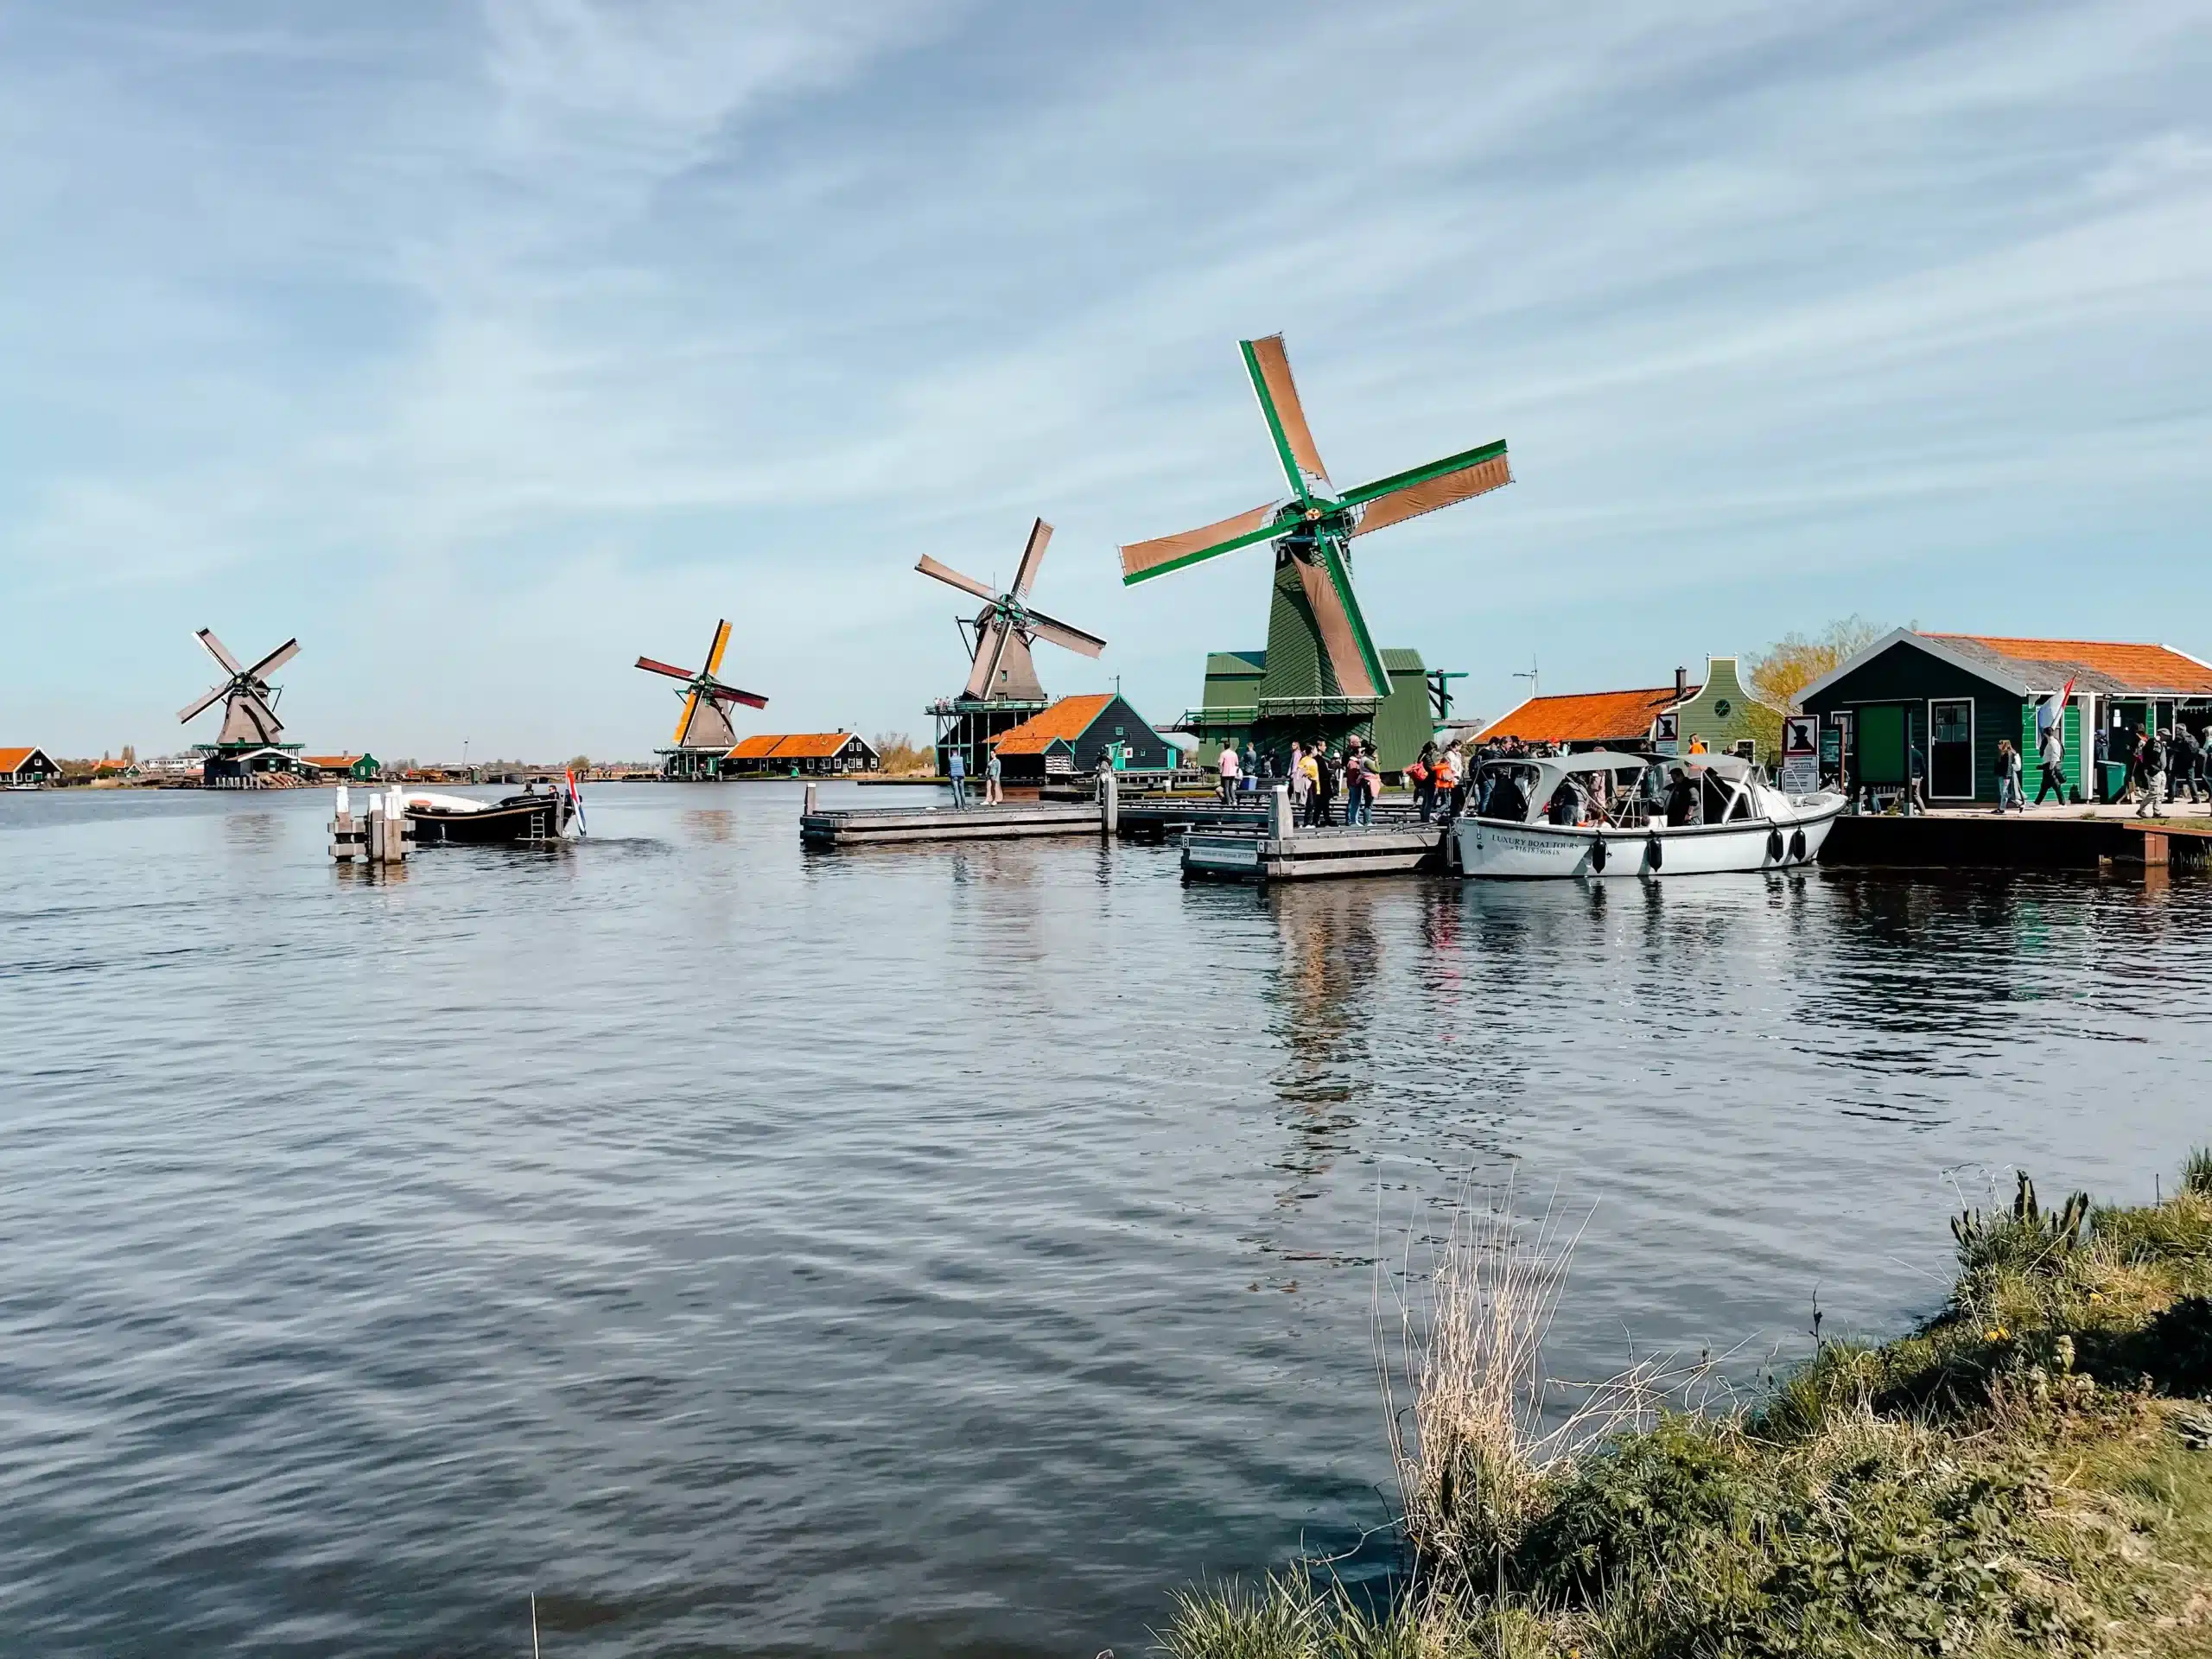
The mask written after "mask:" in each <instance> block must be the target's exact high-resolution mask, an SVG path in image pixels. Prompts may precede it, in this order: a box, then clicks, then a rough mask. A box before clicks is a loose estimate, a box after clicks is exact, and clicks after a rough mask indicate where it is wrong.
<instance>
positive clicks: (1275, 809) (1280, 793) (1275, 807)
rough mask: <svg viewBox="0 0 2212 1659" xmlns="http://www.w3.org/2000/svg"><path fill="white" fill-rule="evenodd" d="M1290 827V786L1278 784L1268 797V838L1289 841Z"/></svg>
mask: <svg viewBox="0 0 2212 1659" xmlns="http://www.w3.org/2000/svg"><path fill="white" fill-rule="evenodd" d="M1291 833H1292V831H1291V827H1290V785H1288V784H1277V785H1275V786H1274V790H1273V791H1270V792H1269V794H1268V839H1269V840H1271V841H1288V840H1289V839H1290V837H1291Z"/></svg>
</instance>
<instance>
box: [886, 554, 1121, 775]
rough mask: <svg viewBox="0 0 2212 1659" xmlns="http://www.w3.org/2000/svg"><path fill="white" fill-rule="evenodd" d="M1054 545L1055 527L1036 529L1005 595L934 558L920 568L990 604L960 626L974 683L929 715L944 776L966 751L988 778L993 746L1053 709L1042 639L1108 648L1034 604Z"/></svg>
mask: <svg viewBox="0 0 2212 1659" xmlns="http://www.w3.org/2000/svg"><path fill="white" fill-rule="evenodd" d="M1051 541H1052V526H1051V525H1050V524H1046V522H1045V521H1044V520H1043V519H1042V518H1039V519H1038V520H1037V522H1036V523H1035V524H1032V525H1031V526H1030V527H1029V544H1028V545H1027V547H1025V548H1023V549H1022V550H1021V563H1020V566H1019V567H1018V568H1017V569H1015V571H1014V586H1013V587H1012V588H1008V589H1007V591H1006V592H1005V593H1002V594H1001V593H995V592H993V591H992V589H991V588H990V586H989V585H988V583H986V582H978V581H976V579H975V577H973V576H963V575H961V574H960V572H959V571H957V570H955V569H952V568H951V566H950V565H945V564H940V563H938V562H937V561H936V560H935V559H932V558H931V557H929V556H927V555H926V554H925V555H924V556H922V557H921V558H920V559H919V560H918V562H917V563H915V565H914V569H917V570H918V571H920V572H921V573H922V574H923V575H925V576H934V577H935V578H937V580H938V581H939V582H944V583H945V584H946V585H947V586H949V587H953V588H958V589H960V591H961V592H962V593H963V594H974V595H975V596H976V598H977V599H980V600H982V601H983V608H982V610H980V611H978V612H977V613H976V619H975V620H974V621H973V622H972V623H971V622H969V620H967V619H966V618H965V617H963V618H962V619H961V623H960V628H961V635H960V637H961V643H962V644H963V645H969V643H970V630H971V629H972V631H973V643H972V645H970V650H971V652H972V658H973V660H972V661H971V662H970V664H969V669H968V683H967V684H966V685H965V686H964V687H963V688H962V690H961V692H960V695H959V696H957V697H944V698H940V699H939V700H938V702H933V703H931V705H930V706H929V707H928V709H925V710H924V712H925V713H926V714H928V715H931V716H932V717H933V718H934V719H935V720H936V721H937V766H938V772H944V770H945V769H946V766H947V764H948V761H949V759H950V755H951V753H952V751H953V750H955V749H958V750H960V751H961V752H962V753H963V754H964V755H966V757H967V764H968V773H969V776H970V777H979V776H981V775H982V768H983V762H984V760H986V759H987V758H988V755H989V754H990V747H991V740H992V739H993V738H995V737H996V736H998V735H999V734H1000V733H1001V732H1006V731H1011V730H1012V729H1013V728H1014V727H1016V726H1019V725H1020V724H1021V722H1022V721H1025V720H1027V719H1028V718H1029V717H1030V716H1031V715H1034V714H1036V713H1037V712H1038V711H1039V710H1040V709H1043V708H1044V707H1045V704H1046V696H1045V688H1044V686H1043V685H1042V684H1041V683H1039V681H1038V678H1037V664H1036V662H1035V660H1034V658H1033V657H1032V656H1031V655H1030V650H1029V648H1030V646H1031V645H1032V644H1033V643H1034V642H1035V641H1037V640H1039V639H1048V640H1050V641H1051V642H1052V644H1054V645H1060V646H1063V647H1065V649H1067V650H1069V651H1072V652H1079V653H1081V654H1082V655H1083V656H1085V657H1096V656H1097V655H1098V653H1099V652H1102V651H1103V650H1105V649H1106V642H1105V641H1104V640H1103V639H1100V638H1099V637H1098V636H1097V635H1096V634H1095V633H1086V632H1084V631H1083V630H1082V629H1081V628H1078V627H1075V626H1071V625H1070V624H1068V623H1065V622H1061V621H1058V620H1055V619H1053V618H1052V617H1049V616H1047V615H1046V614H1045V613H1043V612H1042V611H1040V610H1038V609H1036V608H1035V607H1033V606H1032V605H1031V604H1030V603H1029V590H1030V588H1033V587H1034V586H1035V585H1036V582H1037V572H1038V571H1039V569H1042V568H1043V566H1044V563H1045V549H1046V546H1047V545H1048V544H1049V543H1051Z"/></svg>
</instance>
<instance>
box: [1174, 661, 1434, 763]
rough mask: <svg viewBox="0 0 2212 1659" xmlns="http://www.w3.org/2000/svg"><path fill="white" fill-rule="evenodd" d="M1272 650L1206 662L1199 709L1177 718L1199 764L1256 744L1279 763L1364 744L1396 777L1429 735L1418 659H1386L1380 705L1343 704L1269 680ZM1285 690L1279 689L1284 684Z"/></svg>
mask: <svg viewBox="0 0 2212 1659" xmlns="http://www.w3.org/2000/svg"><path fill="white" fill-rule="evenodd" d="M1275 660H1276V659H1275V656H1274V649H1273V647H1272V646H1271V647H1270V648H1269V649H1268V650H1266V651H1217V652H1210V653H1209V654H1208V655H1207V657H1206V677H1205V690H1204V692H1203V693H1202V694H1201V695H1202V701H1201V706H1200V707H1198V708H1197V709H1192V710H1191V711H1190V713H1188V714H1186V715H1184V717H1183V729H1184V730H1185V731H1188V732H1190V733H1191V734H1193V735H1194V736H1196V737H1197V738H1198V745H1199V747H1198V760H1199V762H1200V764H1201V765H1205V766H1211V765H1212V764H1213V762H1214V761H1215V760H1217V759H1218V758H1219V757H1220V754H1221V751H1222V747H1223V746H1224V744H1227V743H1230V742H1231V741H1234V742H1235V743H1236V746H1237V747H1239V748H1240V749H1241V748H1243V747H1245V746H1246V745H1247V744H1248V743H1250V742H1254V741H1256V742H1257V743H1258V744H1259V746H1260V747H1262V749H1265V750H1267V751H1268V752H1269V753H1276V752H1278V751H1280V753H1279V755H1278V758H1279V759H1283V758H1287V756H1288V755H1289V753H1290V746H1291V744H1292V743H1294V742H1300V743H1305V744H1308V745H1311V744H1313V743H1315V742H1317V741H1319V742H1325V743H1327V744H1330V745H1332V746H1333V745H1336V744H1339V743H1342V742H1343V741H1344V738H1345V737H1347V736H1350V735H1357V736H1359V737H1361V738H1363V739H1370V740H1371V741H1373V742H1374V744H1375V747H1376V755H1377V757H1378V759H1379V760H1380V761H1381V763H1382V766H1383V770H1384V771H1385V772H1399V771H1402V770H1403V769H1404V768H1405V767H1406V766H1408V765H1409V764H1411V762H1412V760H1413V758H1414V756H1415V755H1417V754H1419V753H1421V745H1422V744H1424V743H1426V742H1427V741H1428V740H1429V738H1430V736H1431V735H1432V734H1433V733H1434V731H1435V729H1436V721H1437V718H1438V716H1437V713H1436V709H1435V702H1434V697H1435V693H1436V686H1435V684H1434V683H1433V678H1432V677H1431V675H1430V673H1429V671H1428V670H1427V667H1426V666H1425V665H1424V664H1422V662H1421V653H1420V652H1417V651H1385V652H1383V666H1384V667H1385V668H1386V669H1388V670H1389V673H1390V694H1389V696H1385V697H1344V696H1333V695H1328V694H1325V693H1321V692H1318V691H1311V690H1306V691H1304V692H1303V694H1302V695H1301V688H1303V687H1304V686H1306V684H1307V683H1308V682H1306V680H1305V679H1304V678H1303V677H1299V676H1296V675H1291V676H1285V675H1281V674H1271V673H1270V672H1269V668H1270V665H1271V664H1274V662H1275ZM1286 680H1289V681H1290V685H1289V686H1288V687H1287V688H1286V684H1285V682H1286Z"/></svg>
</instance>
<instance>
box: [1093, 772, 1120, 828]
mask: <svg viewBox="0 0 2212 1659" xmlns="http://www.w3.org/2000/svg"><path fill="white" fill-rule="evenodd" d="M1098 782H1099V790H1098V833H1099V834H1100V835H1102V836H1113V835H1119V834H1120V833H1121V829H1122V780H1121V779H1120V778H1119V777H1118V776H1117V775H1116V774H1115V773H1114V772H1100V773H1099V774H1098Z"/></svg>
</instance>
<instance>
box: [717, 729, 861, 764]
mask: <svg viewBox="0 0 2212 1659" xmlns="http://www.w3.org/2000/svg"><path fill="white" fill-rule="evenodd" d="M851 741H853V734H851V733H850V732H793V733H791V734H788V735H786V736H784V737H780V738H778V739H777V740H776V747H774V748H772V749H771V750H769V751H768V753H769V757H770V758H771V759H772V760H829V758H830V757H831V756H833V755H835V754H836V753H837V751H838V750H840V749H842V748H843V747H845V745H846V744H848V743H849V742H851ZM741 747H742V746H741Z"/></svg>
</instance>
